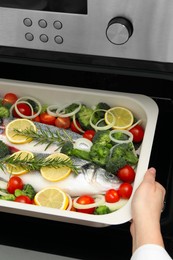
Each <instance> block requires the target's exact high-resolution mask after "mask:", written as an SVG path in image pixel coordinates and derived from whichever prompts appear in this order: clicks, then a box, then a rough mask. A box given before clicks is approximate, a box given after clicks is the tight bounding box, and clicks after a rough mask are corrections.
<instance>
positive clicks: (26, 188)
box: [14, 184, 36, 199]
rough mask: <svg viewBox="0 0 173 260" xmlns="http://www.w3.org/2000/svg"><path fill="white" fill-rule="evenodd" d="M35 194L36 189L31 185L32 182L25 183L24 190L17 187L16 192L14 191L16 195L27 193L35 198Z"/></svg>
mask: <svg viewBox="0 0 173 260" xmlns="http://www.w3.org/2000/svg"><path fill="white" fill-rule="evenodd" d="M35 194H36V191H35V189H34V188H33V186H32V185H30V184H25V185H24V187H23V189H22V190H20V189H16V190H15V192H14V195H15V196H16V197H19V196H21V195H25V196H28V197H29V198H30V199H33V198H34V196H35Z"/></svg>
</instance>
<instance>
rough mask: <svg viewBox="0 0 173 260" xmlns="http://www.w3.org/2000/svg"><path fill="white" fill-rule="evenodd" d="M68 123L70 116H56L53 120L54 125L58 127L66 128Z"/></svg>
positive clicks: (68, 125)
mask: <svg viewBox="0 0 173 260" xmlns="http://www.w3.org/2000/svg"><path fill="white" fill-rule="evenodd" d="M70 124H71V121H70V117H57V118H56V120H55V125H56V126H57V127H59V128H64V129H67V128H69V127H70Z"/></svg>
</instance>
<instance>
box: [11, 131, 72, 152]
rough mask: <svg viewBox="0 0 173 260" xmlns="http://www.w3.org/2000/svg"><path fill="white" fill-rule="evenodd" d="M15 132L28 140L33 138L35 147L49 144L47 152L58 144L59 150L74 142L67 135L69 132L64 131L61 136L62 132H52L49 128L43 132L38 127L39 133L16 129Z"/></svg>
mask: <svg viewBox="0 0 173 260" xmlns="http://www.w3.org/2000/svg"><path fill="white" fill-rule="evenodd" d="M14 132H16V134H19V135H23V136H26V137H28V138H32V140H34V141H36V144H35V145H38V144H47V146H46V148H45V150H47V148H48V147H49V146H50V145H52V144H54V143H56V144H57V149H56V150H58V149H59V148H61V147H62V146H63V145H64V144H65V143H66V142H67V141H68V142H69V141H70V142H73V139H72V138H71V137H70V136H69V135H68V134H67V132H65V131H63V133H62V134H60V132H59V131H58V130H57V131H55V132H51V130H50V129H49V127H47V130H46V131H45V130H43V129H42V128H41V127H38V131H37V132H35V131H34V130H32V129H29V128H27V129H24V130H20V129H16V128H15V129H14Z"/></svg>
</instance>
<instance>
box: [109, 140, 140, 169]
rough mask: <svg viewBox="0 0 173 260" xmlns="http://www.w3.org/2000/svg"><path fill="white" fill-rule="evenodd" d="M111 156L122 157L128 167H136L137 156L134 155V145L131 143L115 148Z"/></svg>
mask: <svg viewBox="0 0 173 260" xmlns="http://www.w3.org/2000/svg"><path fill="white" fill-rule="evenodd" d="M111 156H112V157H114V156H121V157H124V158H125V160H126V162H127V163H128V164H130V165H136V164H137V163H138V156H137V155H136V154H135V153H134V145H133V143H132V142H129V143H123V144H119V145H117V146H115V148H114V149H113V151H112V155H111Z"/></svg>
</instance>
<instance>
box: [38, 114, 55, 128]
mask: <svg viewBox="0 0 173 260" xmlns="http://www.w3.org/2000/svg"><path fill="white" fill-rule="evenodd" d="M55 120H56V117H55V116H51V115H49V114H48V113H47V112H44V113H41V114H40V122H41V123H43V124H47V125H55Z"/></svg>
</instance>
